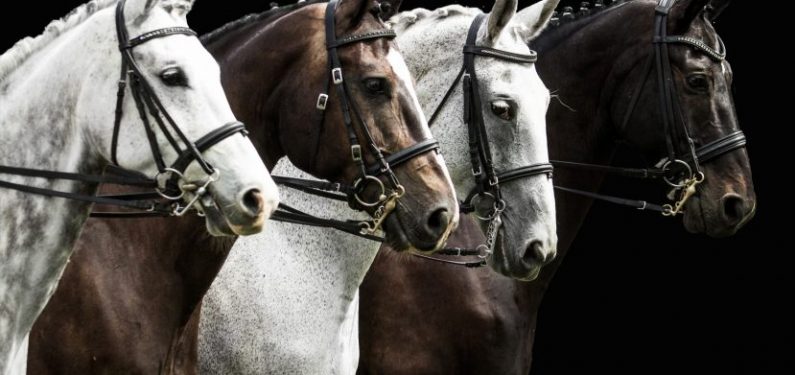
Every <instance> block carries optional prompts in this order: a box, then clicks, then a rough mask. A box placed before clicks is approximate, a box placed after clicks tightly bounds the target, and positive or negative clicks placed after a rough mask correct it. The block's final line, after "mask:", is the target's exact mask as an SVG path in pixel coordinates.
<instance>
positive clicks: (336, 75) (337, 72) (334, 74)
mask: <svg viewBox="0 0 795 375" xmlns="http://www.w3.org/2000/svg"><path fill="white" fill-rule="evenodd" d="M331 80H332V81H333V82H334V84H335V85H339V84H340V83H342V68H334V69H331Z"/></svg>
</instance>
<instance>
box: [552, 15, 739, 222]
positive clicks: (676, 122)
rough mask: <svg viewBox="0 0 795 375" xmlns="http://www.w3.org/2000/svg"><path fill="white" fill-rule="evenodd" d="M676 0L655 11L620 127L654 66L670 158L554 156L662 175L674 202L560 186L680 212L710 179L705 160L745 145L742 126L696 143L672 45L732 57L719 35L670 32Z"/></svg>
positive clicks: (621, 171) (562, 164)
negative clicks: (627, 163) (612, 161)
mask: <svg viewBox="0 0 795 375" xmlns="http://www.w3.org/2000/svg"><path fill="white" fill-rule="evenodd" d="M674 2H675V0H660V1H659V3H658V5H657V7H656V8H655V14H654V38H653V40H652V48H653V53H652V54H650V56H649V59H648V61H647V63H646V65H645V67H644V70H643V72H644V73H643V80H642V81H640V82H639V83H638V85H637V86H636V88H635V90H634V91H633V93H632V97H631V99H630V102H629V108H628V110H627V112H626V114H625V115H624V119H623V121H622V123H621V127H620V129H619V132H620V133H623V131H624V130H625V129H626V127H627V125H628V124H629V121H630V119H631V117H632V114H633V113H634V111H635V107H636V106H637V103H638V100H639V98H640V95H641V92H642V91H643V88H644V87H645V85H646V82H647V81H648V80H649V76H650V75H651V73H652V72H653V71H654V72H655V73H656V80H657V86H658V103H659V107H660V111H661V114H662V121H663V127H664V128H663V130H664V133H665V143H666V149H667V157H666V158H665V159H663V160H662V161H661V162H660V164H659V165H660V167H655V168H645V169H641V168H621V167H612V166H606V165H595V164H585V163H575V162H567V161H556V160H555V161H552V163H553V164H554V165H555V166H556V167H559V168H570V169H582V170H592V171H599V172H606V173H611V174H617V175H622V176H626V177H634V178H648V179H661V180H663V181H664V182H665V183H667V184H668V185H669V186H671V187H672V188H673V189H674V190H675V192H676V193H677V194H676V195H677V198H676V200H675V202H674V203H673V204H664V205H656V204H651V203H648V202H646V201H640V200H631V199H624V198H618V197H612V196H607V195H602V194H596V193H592V192H587V191H582V190H577V189H570V188H564V187H559V186H556V188H557V189H559V190H562V191H566V192H570V193H574V194H579V195H583V196H587V197H590V198H594V199H599V200H603V201H607V202H610V203H616V204H621V205H626V206H630V207H634V208H637V209H640V210H652V211H658V212H661V213H662V214H663V215H664V216H676V215H677V214H680V213H682V212H684V206H685V203H687V201H688V200H689V199H690V197H692V196H693V195H694V194H695V193H696V187H697V186H698V185H699V184H701V183H702V182H703V181H704V173H703V172H702V171H701V165H702V164H704V163H707V162H709V161H712V160H714V159H715V158H717V157H719V156H722V155H724V154H727V153H729V152H732V151H734V150H737V149H740V148H743V147H745V145H746V139H745V134H743V132H742V131H741V130H738V131H735V132H732V133H729V134H727V135H725V136H723V137H720V138H718V139H717V140H715V141H712V142H710V143H708V144H706V145H703V146H701V147H698V148H696V147H695V144H694V143H693V139H692V138H690V134H689V131H688V127H687V122H686V121H685V119H684V116H683V115H682V108H681V107H680V104H679V102H678V100H676V99H675V98H678V96H677V90H676V85H675V84H674V79H673V73H672V69H671V61H670V57H669V52H668V46H669V45H671V44H680V45H685V46H688V47H690V48H693V49H695V50H697V51H699V52H701V53H703V54H704V55H706V56H707V57H709V58H710V59H712V60H713V61H715V62H717V63H723V61H724V60H725V59H726V47H725V46H724V45H723V41H722V40H721V39H720V37H717V35H716V37H717V38H718V43H719V47H718V48H719V49H718V50H715V49H713V48H711V47H710V46H709V45H707V43H705V42H703V41H701V40H698V39H695V38H692V37H688V36H682V35H668V30H667V27H668V26H667V25H668V22H667V21H668V13H669V12H670V10H671V7H672V6H673V5H674ZM682 143H685V144H686V145H687V147H686V149H685V150H680V149H681V147H680V145H681V144H682Z"/></svg>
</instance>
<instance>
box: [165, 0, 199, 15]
mask: <svg viewBox="0 0 795 375" xmlns="http://www.w3.org/2000/svg"><path fill="white" fill-rule="evenodd" d="M193 3H195V0H160V6H161V7H162V8H163V9H165V10H166V12H168V13H169V14H171V15H172V16H174V17H177V18H185V16H187V15H188V12H190V10H191V8H193Z"/></svg>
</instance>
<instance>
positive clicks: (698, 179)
mask: <svg viewBox="0 0 795 375" xmlns="http://www.w3.org/2000/svg"><path fill="white" fill-rule="evenodd" d="M694 178H695V179H696V182H697V183H699V184H700V183H702V182H704V180H705V179H706V178H707V177H706V176H704V172H702V171H698V172H697V173H696V175H695V176H694Z"/></svg>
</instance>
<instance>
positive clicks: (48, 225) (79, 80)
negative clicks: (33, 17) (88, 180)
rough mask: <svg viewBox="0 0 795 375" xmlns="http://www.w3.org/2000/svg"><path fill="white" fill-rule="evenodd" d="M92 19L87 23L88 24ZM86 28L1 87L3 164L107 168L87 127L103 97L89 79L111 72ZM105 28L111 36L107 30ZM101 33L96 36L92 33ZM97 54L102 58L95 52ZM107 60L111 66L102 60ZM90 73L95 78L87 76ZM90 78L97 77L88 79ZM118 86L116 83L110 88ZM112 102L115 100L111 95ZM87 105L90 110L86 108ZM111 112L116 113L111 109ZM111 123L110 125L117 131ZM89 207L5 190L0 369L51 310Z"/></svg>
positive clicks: (85, 188)
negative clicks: (93, 146) (47, 307)
mask: <svg viewBox="0 0 795 375" xmlns="http://www.w3.org/2000/svg"><path fill="white" fill-rule="evenodd" d="M88 22H89V21H86V22H85V23H88ZM93 26H96V25H91V27H90V25H86V24H83V25H79V26H76V27H75V28H74V29H71V30H70V31H67V32H65V33H64V34H63V35H61V36H60V37H58V38H57V39H55V40H53V41H52V42H50V44H49V45H48V46H46V47H44V48H43V49H42V50H40V51H38V52H35V53H34V54H33V55H32V56H30V57H28V58H27V60H26V61H25V62H23V63H22V64H21V65H20V66H18V67H17V68H15V70H14V71H13V72H11V73H10V74H9V75H8V76H7V77H6V78H5V79H4V80H3V82H2V83H0V85H2V94H0V102H2V103H3V105H2V106H0V164H3V165H8V166H16V167H27V168H36V169H46V170H55V171H67V172H81V173H92V174H97V173H99V172H101V168H102V165H101V163H100V162H99V158H98V157H97V156H96V155H95V153H94V151H92V150H91V149H90V147H89V146H90V144H89V143H90V136H88V134H86V132H85V131H84V129H83V128H82V126H83V125H84V124H85V121H86V120H87V119H90V118H91V116H92V113H89V112H91V111H94V108H93V107H91V108H89V103H90V104H91V105H92V106H93V105H97V104H96V102H90V101H89V102H84V101H83V100H81V99H82V95H81V94H83V93H85V95H86V97H87V98H95V97H97V96H102V95H98V94H97V93H96V91H93V90H92V89H93V88H94V87H91V85H90V81H92V80H98V81H101V82H103V83H107V82H112V81H113V80H111V81H107V80H105V81H102V79H103V78H107V77H104V76H103V74H104V73H103V70H105V71H107V73H108V74H110V68H109V67H107V68H104V69H102V64H100V63H99V62H96V61H93V60H96V56H97V55H99V54H101V53H104V55H103V56H106V55H107V53H109V52H108V51H98V47H97V46H96V45H95V44H101V43H96V41H97V40H98V39H100V38H99V37H97V35H101V34H99V33H98V32H97V31H92V30H96V29H97V28H95V27H93ZM100 30H111V29H106V28H100ZM92 33H94V34H95V35H92ZM95 53H96V54H95ZM103 62H104V61H103ZM88 69H91V70H90V71H91V73H92V74H86V71H87V70H88ZM83 77H91V79H90V80H89V79H84V80H83ZM107 86H108V87H111V88H112V87H113V84H108V85H107ZM105 96H111V95H105ZM84 107H85V108H84ZM106 108H107V111H109V112H112V108H111V107H106ZM111 125H112V124H109V125H108V126H111ZM0 178H2V179H3V180H6V181H10V182H14V183H18V184H24V185H30V186H38V187H45V188H51V189H55V190H60V191H66V192H74V193H81V194H93V192H94V191H95V190H96V185H95V184H85V183H75V182H66V181H45V180H42V179H35V178H22V177H17V176H10V175H1V176H0ZM89 207H90V206H89V204H86V203H80V202H76V201H71V200H66V199H61V198H45V197H42V196H36V195H27V194H23V193H21V192H17V191H13V190H8V189H0V307H2V308H0V370H3V369H2V367H3V365H4V364H5V363H8V358H7V357H5V356H6V355H7V354H8V352H7V351H6V350H7V349H9V348H12V349H13V347H14V345H17V344H18V343H19V342H20V341H21V338H22V337H24V336H25V335H26V334H27V332H28V331H29V330H30V328H31V326H32V325H33V321H34V319H35V318H36V317H37V316H38V314H39V313H40V312H41V310H42V309H43V308H44V305H45V304H46V302H47V300H48V299H49V296H50V295H51V294H52V292H53V291H54V289H55V286H56V285H57V280H58V279H59V278H60V275H61V273H62V272H63V269H64V267H65V265H66V262H67V259H68V258H69V255H70V254H71V251H72V247H73V245H74V243H75V241H76V240H77V236H78V233H79V231H80V228H81V227H82V224H83V222H84V221H85V219H86V218H87V216H88V211H89Z"/></svg>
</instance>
